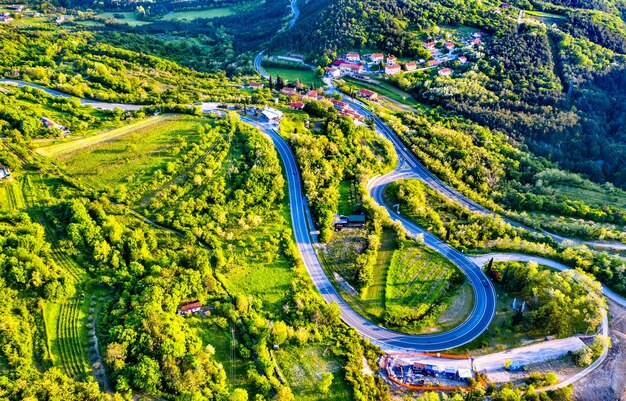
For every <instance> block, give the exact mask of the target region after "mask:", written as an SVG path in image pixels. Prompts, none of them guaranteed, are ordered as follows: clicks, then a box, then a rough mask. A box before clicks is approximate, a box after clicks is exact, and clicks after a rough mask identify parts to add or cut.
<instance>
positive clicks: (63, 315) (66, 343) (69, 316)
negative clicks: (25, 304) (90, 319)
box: [44, 298, 90, 378]
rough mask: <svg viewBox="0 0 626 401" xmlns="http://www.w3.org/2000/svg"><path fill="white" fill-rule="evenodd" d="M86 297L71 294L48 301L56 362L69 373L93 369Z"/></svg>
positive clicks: (47, 314) (47, 315)
mask: <svg viewBox="0 0 626 401" xmlns="http://www.w3.org/2000/svg"><path fill="white" fill-rule="evenodd" d="M84 303H85V302H84V301H83V300H80V299H78V298H71V299H67V300H65V301H59V302H47V303H46V304H45V305H44V320H45V323H46V332H47V337H48V347H49V350H50V354H51V357H52V360H53V363H54V364H55V365H56V366H59V367H60V368H61V369H62V370H64V371H65V372H66V373H67V375H68V376H70V377H75V378H83V377H85V376H86V375H88V374H89V373H90V370H89V365H88V362H87V349H86V346H85V344H86V342H87V341H86V340H87V333H86V328H85V325H84V324H83V321H84V319H85V318H86V315H85V311H84V306H85V305H84Z"/></svg>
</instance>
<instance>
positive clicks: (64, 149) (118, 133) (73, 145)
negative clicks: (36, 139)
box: [37, 115, 171, 156]
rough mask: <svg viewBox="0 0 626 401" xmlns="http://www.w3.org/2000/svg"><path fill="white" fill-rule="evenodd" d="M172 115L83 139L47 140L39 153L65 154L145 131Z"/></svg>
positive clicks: (148, 119) (153, 118)
mask: <svg viewBox="0 0 626 401" xmlns="http://www.w3.org/2000/svg"><path fill="white" fill-rule="evenodd" d="M170 117H171V116H166V115H160V116H157V117H150V118H147V119H145V120H141V121H139V122H136V123H134V124H130V125H127V126H125V127H119V128H115V129H111V130H110V131H103V132H102V133H101V134H99V135H94V136H91V137H87V138H81V139H60V140H54V141H45V142H43V141H42V142H41V143H40V147H39V148H38V149H37V153H39V154H40V155H42V156H63V155H67V154H70V153H73V152H76V151H78V150H81V149H83V148H87V147H90V146H95V145H98V144H99V143H101V142H105V141H110V140H112V139H115V138H118V137H122V136H125V135H128V134H132V133H135V132H141V133H143V132H145V131H148V130H151V129H155V127H154V126H155V124H156V123H158V122H161V121H163V120H165V119H167V118H170Z"/></svg>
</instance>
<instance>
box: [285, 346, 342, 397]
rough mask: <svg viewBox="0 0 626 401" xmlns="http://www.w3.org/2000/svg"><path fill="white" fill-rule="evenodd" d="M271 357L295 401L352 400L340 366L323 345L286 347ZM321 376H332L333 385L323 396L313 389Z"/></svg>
mask: <svg viewBox="0 0 626 401" xmlns="http://www.w3.org/2000/svg"><path fill="white" fill-rule="evenodd" d="M274 356H275V358H276V360H277V362H278V366H279V368H280V371H281V373H282V374H283V376H284V377H285V380H286V381H287V383H289V386H290V387H291V388H292V389H293V390H294V393H295V394H297V398H296V399H298V400H302V401H313V400H319V399H321V398H323V399H327V400H338V401H341V400H351V399H352V395H351V394H350V391H348V389H347V383H346V382H345V379H344V378H343V372H342V371H341V365H342V362H341V361H340V360H338V359H337V358H336V357H334V356H333V355H332V352H331V351H330V349H329V348H327V347H325V346H324V345H322V344H314V345H306V346H304V347H299V348H296V347H293V346H288V347H284V348H282V349H280V350H278V351H275V352H274ZM324 373H331V374H333V382H332V385H331V386H330V388H329V390H328V392H327V393H324V394H322V393H320V392H319V390H318V389H317V388H316V383H317V382H319V380H320V379H321V377H322V374H324ZM320 396H321V398H320Z"/></svg>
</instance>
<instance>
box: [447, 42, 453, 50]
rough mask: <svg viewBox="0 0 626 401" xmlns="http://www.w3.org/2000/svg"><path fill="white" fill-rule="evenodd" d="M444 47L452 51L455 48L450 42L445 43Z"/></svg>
mask: <svg viewBox="0 0 626 401" xmlns="http://www.w3.org/2000/svg"><path fill="white" fill-rule="evenodd" d="M445 46H446V49H448V50H453V49H454V47H455V46H454V43H452V42H446V44H445Z"/></svg>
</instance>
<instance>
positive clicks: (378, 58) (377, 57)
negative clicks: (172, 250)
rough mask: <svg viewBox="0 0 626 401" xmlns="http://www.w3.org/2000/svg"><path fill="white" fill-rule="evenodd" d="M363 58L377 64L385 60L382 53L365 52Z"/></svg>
mask: <svg viewBox="0 0 626 401" xmlns="http://www.w3.org/2000/svg"><path fill="white" fill-rule="evenodd" d="M365 59H366V60H368V61H369V62H370V63H374V64H378V63H382V62H383V61H384V60H385V55H384V54H382V53H372V54H366V55H365Z"/></svg>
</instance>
